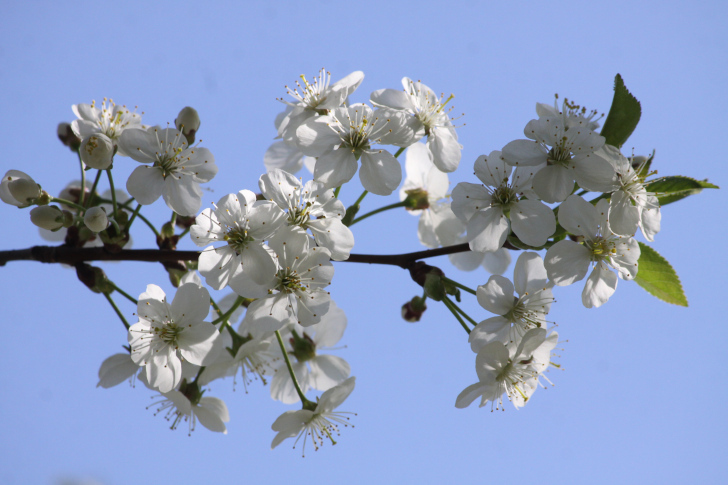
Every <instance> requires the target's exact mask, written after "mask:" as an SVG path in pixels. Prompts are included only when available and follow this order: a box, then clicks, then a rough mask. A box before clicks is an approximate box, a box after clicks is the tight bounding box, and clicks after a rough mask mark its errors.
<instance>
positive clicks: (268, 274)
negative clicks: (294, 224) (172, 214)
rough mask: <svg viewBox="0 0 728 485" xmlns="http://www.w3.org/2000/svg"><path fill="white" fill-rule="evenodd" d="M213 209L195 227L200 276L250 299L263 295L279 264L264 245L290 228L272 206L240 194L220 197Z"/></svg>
mask: <svg viewBox="0 0 728 485" xmlns="http://www.w3.org/2000/svg"><path fill="white" fill-rule="evenodd" d="M213 206H214V210H211V209H205V210H204V211H202V213H200V214H199V215H198V216H197V218H196V219H195V224H194V225H193V226H192V227H191V228H190V237H191V238H192V241H193V242H194V243H195V244H197V245H198V246H205V245H207V244H210V243H213V242H224V243H226V244H225V245H224V246H217V247H215V246H208V247H206V248H205V249H204V250H203V251H202V253H201V254H200V258H199V260H198V264H199V267H198V269H199V271H200V273H201V274H202V276H204V278H205V282H206V283H207V284H208V285H210V286H211V287H212V288H214V289H216V290H219V289H221V288H224V287H225V286H227V285H228V284H229V285H230V287H231V288H232V289H233V291H235V292H236V293H237V294H239V295H241V296H245V297H248V298H259V297H261V296H264V295H265V294H266V292H267V290H268V287H269V286H270V284H271V283H272V281H273V279H274V278H275V275H276V271H277V268H276V262H275V260H274V256H273V255H272V254H271V251H270V248H268V246H267V245H266V244H265V240H266V239H268V238H270V237H271V236H272V235H273V233H275V231H276V230H278V228H280V227H281V225H283V224H284V223H285V217H286V215H285V213H284V212H283V211H282V210H281V209H280V208H279V207H278V206H276V204H274V203H273V202H270V201H256V197H255V194H254V193H252V192H251V191H249V190H241V191H240V192H238V193H237V194H228V195H226V196H225V197H223V198H221V199H220V200H219V201H218V203H217V205H214V204H213Z"/></svg>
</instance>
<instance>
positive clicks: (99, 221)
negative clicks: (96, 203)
mask: <svg viewBox="0 0 728 485" xmlns="http://www.w3.org/2000/svg"><path fill="white" fill-rule="evenodd" d="M83 223H84V224H86V227H88V228H89V229H91V230H92V231H93V232H101V231H103V230H104V229H106V227H107V226H108V225H109V218H108V217H107V216H106V211H105V210H104V208H103V207H91V208H90V209H89V210H87V211H86V215H84V216H83Z"/></svg>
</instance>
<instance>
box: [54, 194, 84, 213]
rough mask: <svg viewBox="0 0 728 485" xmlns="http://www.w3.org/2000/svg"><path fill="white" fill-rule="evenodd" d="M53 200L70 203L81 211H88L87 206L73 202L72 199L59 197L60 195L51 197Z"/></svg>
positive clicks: (69, 204) (65, 203)
mask: <svg viewBox="0 0 728 485" xmlns="http://www.w3.org/2000/svg"><path fill="white" fill-rule="evenodd" d="M51 202H58V203H59V204H63V205H68V206H71V207H73V208H75V209H78V210H79V211H81V212H85V211H86V208H85V207H84V206H82V205H78V204H76V203H75V202H71V201H70V200H66V199H61V198H58V197H51Z"/></svg>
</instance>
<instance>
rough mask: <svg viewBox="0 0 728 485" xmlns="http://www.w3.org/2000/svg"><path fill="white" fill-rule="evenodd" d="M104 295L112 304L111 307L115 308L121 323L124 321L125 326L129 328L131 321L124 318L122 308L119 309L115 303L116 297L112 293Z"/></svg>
mask: <svg viewBox="0 0 728 485" xmlns="http://www.w3.org/2000/svg"><path fill="white" fill-rule="evenodd" d="M104 296H105V297H106V299H107V300H108V301H109V304H110V305H111V307H112V308H113V309H114V311H115V312H116V314H117V315H118V316H119V318H120V319H121V323H123V324H124V326H125V327H126V329H127V330H129V322H127V321H126V318H124V315H123V314H122V313H121V310H119V307H118V306H116V303H114V299H113V298H111V295H109V294H108V293H104Z"/></svg>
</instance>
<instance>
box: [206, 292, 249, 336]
mask: <svg viewBox="0 0 728 485" xmlns="http://www.w3.org/2000/svg"><path fill="white" fill-rule="evenodd" d="M243 301H245V298H243V297H242V296H239V297H237V298H236V299H235V301H234V302H233V305H232V306H231V307H230V309H229V310H228V311H226V312H225V313H223V312H222V310H221V309H220V307H219V306H217V303H215V301H214V300H213V299H212V298H210V303H212V306H213V307H214V308H215V310H217V313H218V314H219V315H220V316H219V317H217V318H216V319H215V320H213V321H212V324H213V325H217V324H218V323H220V322H223V323H227V321H228V319H229V318H230V315H232V314H233V312H234V311H235V310H237V309H238V307H239V306H240V305H242V304H243ZM220 328H222V327H220Z"/></svg>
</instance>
